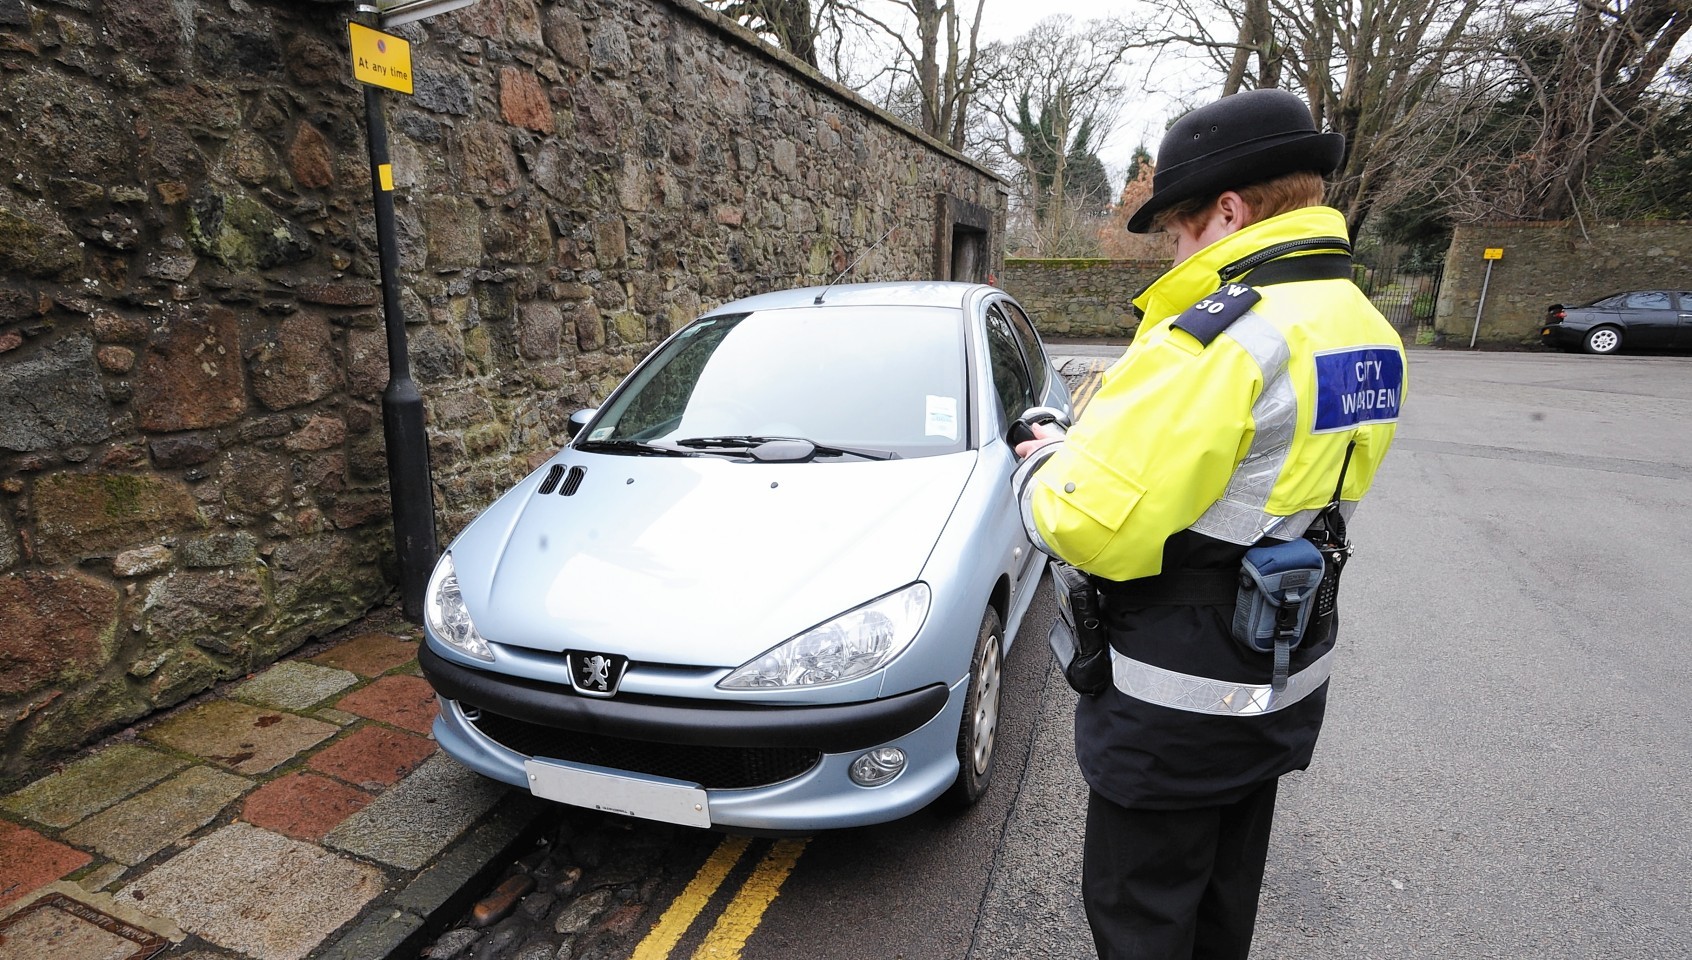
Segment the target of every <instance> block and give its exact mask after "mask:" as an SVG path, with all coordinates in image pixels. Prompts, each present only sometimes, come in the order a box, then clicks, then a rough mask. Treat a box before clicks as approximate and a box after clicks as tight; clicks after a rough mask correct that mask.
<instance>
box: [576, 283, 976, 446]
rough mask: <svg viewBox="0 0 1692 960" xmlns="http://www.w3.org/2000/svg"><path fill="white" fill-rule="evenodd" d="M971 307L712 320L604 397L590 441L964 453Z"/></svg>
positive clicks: (810, 311)
mask: <svg viewBox="0 0 1692 960" xmlns="http://www.w3.org/2000/svg"><path fill="white" fill-rule="evenodd" d="M963 344H964V338H963V314H962V312H961V311H959V310H957V309H955V308H953V309H944V308H937V307H867V306H863V307H860V306H821V307H805V308H792V309H785V310H765V311H759V312H755V313H747V314H733V315H724V316H719V317H705V318H703V319H700V320H696V321H694V322H693V323H692V324H691V325H689V326H688V327H686V328H685V329H683V330H682V331H681V332H679V333H677V334H676V336H675V337H673V338H672V339H671V340H670V341H669V342H667V343H666V344H665V345H664V346H663V347H662V348H661V349H660V351H659V353H658V354H656V355H654V356H653V357H652V359H651V360H650V361H649V362H648V363H646V364H644V365H643V366H642V367H641V368H640V371H639V372H638V373H636V375H635V376H634V377H632V378H631V379H630V380H629V382H628V384H627V386H625V387H624V388H622V389H621V390H620V391H618V393H617V394H616V395H614V396H613V397H612V398H611V399H610V400H609V401H608V402H607V404H606V406H605V409H604V412H603V413H602V414H601V415H600V416H599V418H598V419H597V420H595V422H594V426H593V430H592V432H591V433H590V434H589V435H588V436H587V437H586V439H588V440H648V441H653V440H656V441H672V442H673V441H678V440H684V439H692V438H697V437H742V436H779V437H798V438H802V439H806V440H811V441H814V442H816V443H819V444H823V445H827V446H840V447H855V448H861V449H874V450H883V451H891V452H895V453H898V454H899V455H900V456H902V457H915V456H932V455H936V454H942V453H952V452H957V451H960V450H962V449H964V447H965V445H966V444H967V443H968V439H969V438H968V437H967V436H966V435H965V431H964V427H963V424H964V423H965V422H966V421H965V418H964V413H965V409H966V406H967V404H966V400H965V395H964V383H965V359H964V346H963Z"/></svg>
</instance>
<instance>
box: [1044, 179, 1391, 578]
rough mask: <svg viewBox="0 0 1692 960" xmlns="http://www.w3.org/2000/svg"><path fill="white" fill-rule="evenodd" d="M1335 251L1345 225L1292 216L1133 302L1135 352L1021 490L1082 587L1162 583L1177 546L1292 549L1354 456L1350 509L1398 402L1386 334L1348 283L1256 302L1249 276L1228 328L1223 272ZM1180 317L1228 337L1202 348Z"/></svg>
mask: <svg viewBox="0 0 1692 960" xmlns="http://www.w3.org/2000/svg"><path fill="white" fill-rule="evenodd" d="M1345 236H1346V229H1345V221H1344V219H1343V218H1342V217H1341V216H1340V214H1339V212H1338V211H1336V210H1333V209H1330V208H1327V207H1306V208H1303V209H1299V210H1294V211H1292V212H1289V213H1285V214H1282V215H1280V216H1277V217H1272V218H1270V219H1267V220H1263V221H1261V222H1259V223H1255V224H1252V225H1251V226H1249V227H1247V228H1245V229H1244V230H1240V231H1238V232H1236V233H1233V234H1230V235H1229V236H1226V237H1224V238H1222V239H1221V240H1218V241H1217V242H1216V243H1213V244H1211V245H1210V246H1209V247H1206V248H1205V249H1204V250H1201V251H1199V252H1198V253H1197V254H1195V255H1194V256H1192V257H1191V258H1189V259H1188V260H1186V261H1184V262H1182V263H1181V264H1179V265H1177V266H1176V267H1175V268H1174V269H1172V270H1170V271H1169V272H1168V273H1166V274H1164V275H1163V276H1162V277H1161V278H1159V279H1158V281H1157V282H1156V283H1154V284H1152V285H1151V287H1149V288H1148V289H1147V290H1146V292H1145V293H1144V294H1142V295H1141V296H1140V298H1139V299H1137V300H1135V304H1136V305H1137V306H1139V307H1140V309H1141V311H1142V314H1143V320H1142V321H1141V323H1140V328H1139V332H1138V333H1137V334H1136V335H1135V337H1134V342H1133V344H1132V345H1131V346H1130V347H1129V348H1128V350H1127V352H1125V353H1124V354H1123V355H1122V358H1121V359H1120V360H1118V361H1117V362H1116V363H1115V364H1114V365H1112V366H1111V368H1110V369H1109V370H1108V371H1106V373H1105V375H1104V378H1103V380H1102V381H1101V383H1100V385H1099V389H1098V392H1097V393H1096V394H1095V395H1094V396H1093V397H1092V399H1091V400H1089V401H1088V402H1087V409H1086V411H1085V414H1084V415H1083V416H1082V417H1081V418H1080V420H1079V421H1078V422H1077V423H1076V424H1075V425H1074V426H1073V427H1071V428H1070V430H1069V433H1068V436H1067V437H1066V439H1065V442H1064V443H1063V444H1061V445H1060V446H1058V447H1057V448H1056V449H1055V450H1052V451H1051V453H1050V456H1049V457H1048V458H1046V459H1045V460H1044V462H1043V463H1039V464H1038V465H1037V472H1035V473H1034V474H1033V476H1032V484H1031V486H1030V488H1029V491H1028V494H1029V504H1028V507H1029V509H1030V511H1031V513H1032V523H1031V527H1032V530H1031V533H1032V534H1034V535H1035V536H1036V537H1037V542H1038V543H1040V544H1043V545H1044V546H1045V547H1046V548H1047V551H1048V552H1049V553H1052V554H1053V555H1055V556H1057V557H1059V558H1060V559H1063V560H1065V561H1068V562H1069V563H1071V564H1073V565H1075V566H1077V567H1080V568H1081V569H1083V570H1086V571H1087V572H1088V573H1092V574H1096V575H1098V576H1101V577H1105V578H1108V579H1111V580H1132V579H1134V578H1137V577H1147V576H1151V575H1153V574H1156V573H1157V572H1159V570H1160V569H1161V567H1162V559H1163V545H1164V541H1166V540H1167V539H1168V538H1169V537H1170V535H1172V534H1174V533H1176V532H1177V531H1181V530H1189V529H1190V530H1194V531H1196V532H1199V533H1203V534H1205V535H1208V536H1212V537H1216V538H1217V539H1220V540H1225V541H1227V542H1229V543H1238V544H1250V543H1254V542H1256V541H1257V540H1258V539H1260V538H1262V537H1263V536H1265V535H1271V536H1277V537H1280V538H1283V539H1288V538H1291V537H1294V536H1297V535H1299V534H1300V533H1302V532H1303V530H1304V529H1305V527H1307V526H1308V525H1309V523H1310V521H1311V520H1312V519H1313V518H1314V516H1315V514H1316V512H1317V511H1318V510H1320V509H1321V508H1322V507H1324V506H1326V505H1327V503H1328V502H1329V501H1330V500H1331V499H1332V498H1333V495H1334V484H1335V482H1336V481H1337V480H1338V478H1339V475H1340V465H1341V463H1342V462H1344V461H1345V457H1346V448H1347V446H1348V445H1350V444H1352V443H1355V449H1354V451H1353V453H1352V456H1351V460H1350V464H1349V466H1348V467H1347V468H1346V472H1345V489H1344V490H1343V491H1342V492H1341V499H1342V500H1343V501H1345V502H1347V503H1351V504H1355V503H1356V501H1358V500H1359V499H1361V498H1362V496H1363V494H1364V492H1365V491H1367V490H1368V489H1369V486H1370V484H1371V483H1373V482H1374V479H1375V471H1376V469H1377V468H1379V466H1380V464H1381V460H1382V458H1383V457H1385V455H1386V451H1387V447H1388V445H1389V444H1391V442H1392V437H1393V432H1394V430H1395V429H1396V428H1397V411H1398V408H1399V405H1400V404H1401V403H1402V401H1403V398H1404V386H1405V377H1404V373H1405V370H1404V346H1403V343H1402V341H1401V340H1400V339H1399V337H1398V334H1397V332H1396V331H1394V330H1393V328H1392V326H1391V324H1389V323H1387V321H1386V320H1385V319H1384V318H1382V317H1381V315H1380V313H1379V311H1377V310H1375V308H1374V306H1373V305H1371V304H1370V303H1369V301H1368V299H1367V298H1366V297H1364V296H1363V293H1362V292H1361V291H1360V290H1358V288H1357V286H1356V285H1355V284H1354V283H1352V282H1351V281H1350V280H1349V278H1347V279H1332V280H1319V281H1305V282H1297V283H1279V284H1273V285H1258V286H1253V285H1252V278H1251V276H1250V274H1249V273H1248V274H1246V275H1245V276H1244V277H1243V278H1239V279H1240V280H1241V283H1243V285H1245V286H1249V287H1251V290H1252V292H1253V293H1255V294H1256V295H1257V296H1258V297H1259V299H1257V300H1256V301H1255V302H1254V303H1251V304H1249V305H1248V307H1247V309H1246V310H1245V312H1244V313H1243V314H1238V315H1237V316H1236V315H1235V314H1234V311H1235V310H1236V309H1238V307H1239V304H1238V303H1237V300H1238V299H1240V298H1229V297H1228V296H1227V291H1228V290H1229V289H1230V287H1231V286H1233V287H1238V286H1240V285H1241V284H1227V283H1223V281H1222V280H1221V278H1220V277H1219V274H1218V271H1219V270H1221V269H1222V268H1223V267H1225V266H1227V265H1229V264H1233V263H1235V262H1237V261H1240V260H1242V259H1245V258H1247V257H1250V256H1251V255H1253V254H1258V253H1260V252H1262V251H1265V250H1273V248H1275V247H1276V246H1277V245H1278V244H1282V243H1287V242H1289V241H1292V242H1296V241H1310V240H1317V239H1319V238H1323V237H1333V238H1339V239H1341V240H1343V239H1344V238H1345ZM1321 251H1322V248H1320V247H1311V248H1310V249H1307V250H1301V251H1297V252H1295V253H1294V254H1292V255H1291V256H1289V257H1287V258H1283V259H1293V258H1295V257H1299V256H1308V255H1312V254H1319V253H1321ZM1230 279H1236V278H1230ZM1213 295H1216V296H1213ZM1201 302H1202V303H1201ZM1202 304H1211V305H1212V306H1211V307H1204V306H1203V305H1202ZM1195 305H1199V306H1195ZM1207 309H1214V310H1216V311H1217V312H1216V313H1206V312H1205V310H1207ZM1195 311H1196V312H1197V313H1199V314H1200V316H1197V317H1193V316H1192V315H1193V314H1194V313H1195ZM1182 317H1190V318H1191V319H1193V320H1195V321H1196V320H1202V319H1206V318H1219V319H1221V320H1230V319H1231V322H1229V323H1227V325H1226V326H1225V328H1224V329H1222V330H1221V332H1220V333H1219V334H1218V335H1216V336H1215V339H1213V340H1211V341H1210V342H1209V343H1208V344H1206V343H1201V342H1200V340H1199V339H1198V338H1197V337H1195V336H1194V335H1193V334H1192V333H1190V332H1188V331H1187V330H1186V329H1182V327H1185V326H1191V324H1187V323H1179V324H1178V322H1179V321H1181V318H1182ZM1042 452H1044V451H1042Z"/></svg>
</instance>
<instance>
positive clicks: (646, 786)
mask: <svg viewBox="0 0 1692 960" xmlns="http://www.w3.org/2000/svg"><path fill="white" fill-rule="evenodd" d="M523 769H524V770H525V771H527V772H528V774H529V792H530V793H533V794H534V795H535V796H537V797H540V798H541V799H543V800H556V801H557V802H559V803H568V804H570V805H572V806H577V807H587V808H588V809H590V810H604V811H606V812H607V813H621V814H623V815H625V816H630V817H640V818H641V819H644V820H661V821H663V822H665V823H679V824H681V825H682V826H684V827H709V826H710V825H711V804H710V801H709V800H708V799H707V798H706V796H705V791H704V790H702V789H700V788H699V787H697V786H694V785H693V784H690V783H683V782H682V781H680V780H657V781H655V780H637V779H635V778H634V777H629V776H625V775H623V774H621V773H618V772H616V771H614V770H606V769H604V768H602V767H587V766H583V767H566V766H562V765H560V764H556V763H548V762H547V761H545V760H525V761H523Z"/></svg>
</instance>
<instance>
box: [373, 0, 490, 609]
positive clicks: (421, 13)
mask: <svg viewBox="0 0 1692 960" xmlns="http://www.w3.org/2000/svg"><path fill="white" fill-rule="evenodd" d="M474 2H475V0H389V2H385V3H384V2H374V3H373V2H363V0H360V2H358V3H356V4H355V13H356V15H358V16H362V17H366V18H368V19H370V20H372V21H377V20H378V18H379V22H380V24H381V25H382V26H393V25H396V24H401V23H410V22H412V21H414V20H421V19H423V18H425V17H431V16H435V15H436V14H440V13H446V12H447V11H449V10H456V9H459V8H460V7H466V6H469V5H470V4H472V3H474ZM348 32H349V39H350V42H351V47H352V58H353V76H354V77H355V78H356V79H358V80H359V81H360V82H361V83H362V84H363V85H364V118H365V124H366V130H367V136H366V139H367V141H368V144H369V148H370V184H371V192H372V194H373V199H374V201H375V214H376V249H377V257H378V260H379V263H380V268H381V279H382V315H383V324H384V330H385V331H386V333H387V340H388V386H387V388H386V389H385V390H383V391H382V435H383V438H384V439H385V440H386V442H387V454H388V497H389V501H390V503H391V505H392V509H393V517H394V552H395V555H396V557H397V558H398V560H399V580H400V608H401V610H402V611H403V612H404V614H405V616H406V618H407V619H408V620H411V621H412V622H414V623H415V622H420V621H421V620H422V619H423V595H424V593H425V592H426V591H427V589H428V585H429V574H430V572H431V571H432V570H433V569H434V566H435V561H436V559H437V558H438V557H439V553H440V547H439V545H438V544H437V543H436V541H435V489H434V481H433V479H432V478H431V476H430V471H429V436H428V432H427V431H426V430H425V429H424V426H423V395H422V394H421V393H419V392H418V390H417V384H416V382H415V381H413V380H412V379H411V357H410V353H409V351H408V349H407V345H406V334H405V312H404V310H403V308H402V307H401V304H400V285H399V275H398V271H399V244H398V241H397V239H396V232H395V230H394V171H393V166H392V164H391V163H390V160H389V156H388V128H387V123H386V121H385V119H384V117H383V113H382V94H381V91H382V89H384V88H386V89H390V90H398V91H400V92H402V93H411V91H412V76H411V48H410V44H408V43H406V42H405V41H404V40H402V39H400V38H398V37H393V36H389V35H387V34H384V33H381V32H379V31H377V30H374V29H372V26H371V25H369V24H361V23H357V22H354V23H351V24H349V25H348Z"/></svg>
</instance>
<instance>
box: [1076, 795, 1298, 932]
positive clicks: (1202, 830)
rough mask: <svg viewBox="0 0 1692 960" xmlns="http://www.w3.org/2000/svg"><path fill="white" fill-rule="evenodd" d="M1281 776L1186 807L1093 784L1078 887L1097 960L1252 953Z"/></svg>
mask: <svg viewBox="0 0 1692 960" xmlns="http://www.w3.org/2000/svg"><path fill="white" fill-rule="evenodd" d="M1277 782H1278V781H1277V780H1274V779H1271V780H1267V781H1265V782H1264V783H1263V784H1261V785H1260V786H1258V787H1257V788H1256V789H1254V790H1252V791H1251V792H1250V793H1248V794H1246V795H1245V796H1244V797H1242V798H1240V799H1239V800H1236V801H1235V802H1233V803H1230V804H1226V805H1223V806H1216V807H1194V808H1186V809H1179V810H1146V809H1129V808H1127V807H1123V806H1120V805H1118V804H1116V803H1115V802H1114V801H1111V800H1108V799H1106V798H1105V797H1103V796H1100V795H1099V794H1098V793H1097V792H1096V791H1094V792H1092V795H1091V797H1090V798H1089V800H1088V803H1087V838H1086V841H1085V843H1084V848H1083V849H1084V856H1083V862H1082V868H1081V894H1082V899H1083V900H1084V901H1085V903H1086V907H1087V922H1088V924H1089V925H1091V926H1092V928H1093V943H1094V945H1095V946H1096V947H1097V948H1098V951H1099V958H1100V960H1246V954H1247V953H1249V952H1250V950H1251V934H1252V928H1253V927H1254V926H1255V925H1256V922H1257V895H1258V890H1259V889H1260V887H1261V886H1262V884H1263V864H1264V861H1265V860H1266V859H1267V858H1268V855H1269V830H1270V825H1271V821H1272V820H1273V819H1274V815H1275V786H1276V783H1277Z"/></svg>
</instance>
